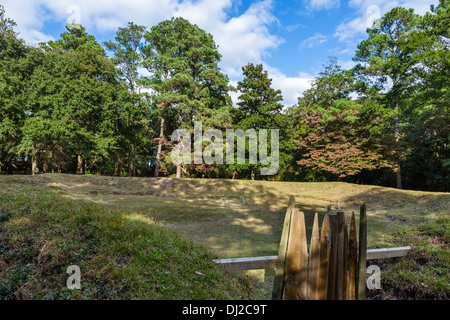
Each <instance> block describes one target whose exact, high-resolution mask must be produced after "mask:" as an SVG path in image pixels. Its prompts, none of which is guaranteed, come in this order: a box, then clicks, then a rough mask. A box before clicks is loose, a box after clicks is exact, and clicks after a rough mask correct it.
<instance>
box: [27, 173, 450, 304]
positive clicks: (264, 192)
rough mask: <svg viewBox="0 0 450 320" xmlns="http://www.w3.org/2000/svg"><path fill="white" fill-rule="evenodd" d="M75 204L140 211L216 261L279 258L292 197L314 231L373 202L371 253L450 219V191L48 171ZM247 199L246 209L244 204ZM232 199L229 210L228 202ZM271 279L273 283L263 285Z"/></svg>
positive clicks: (43, 178) (43, 179)
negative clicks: (332, 216)
mask: <svg viewBox="0 0 450 320" xmlns="http://www.w3.org/2000/svg"><path fill="white" fill-rule="evenodd" d="M28 179H39V181H40V183H42V184H43V185H46V186H49V187H51V188H54V189H55V190H56V191H57V192H59V193H60V194H61V195H62V196H64V197H67V198H71V199H83V200H90V201H92V202H95V203H98V204H101V205H103V206H107V207H112V208H119V209H120V208H122V209H123V208H126V209H130V210H133V211H137V212H140V213H142V214H144V215H146V216H148V217H150V218H152V219H153V220H154V221H157V222H158V223H162V224H164V225H166V226H168V227H169V228H171V229H173V230H175V231H177V232H178V233H179V234H181V235H182V236H183V237H185V238H188V239H191V240H193V241H194V242H196V243H199V244H201V245H203V246H205V247H206V248H207V249H208V250H209V251H210V252H211V254H212V255H213V256H214V257H217V258H230V257H248V256H262V255H276V254H277V250H278V244H279V240H280V234H281V228H282V223H283V219H284V214H285V208H286V206H287V203H288V198H289V196H290V195H294V196H295V198H296V206H297V207H298V208H300V210H302V211H303V212H305V217H306V222H307V225H308V228H309V230H308V232H310V230H311V227H312V226H311V224H312V219H313V215H314V213H315V212H319V213H321V215H320V217H323V214H324V213H325V212H326V208H327V206H328V205H331V206H332V208H333V211H336V209H337V204H338V203H339V204H340V207H341V210H343V211H345V212H346V213H347V214H348V215H350V214H351V212H352V211H355V212H356V213H357V212H358V211H359V204H360V203H361V202H365V203H366V205H367V210H368V211H367V214H368V246H369V248H379V247H393V246H396V243H394V242H393V241H392V237H391V235H392V234H394V233H396V232H399V231H402V230H405V229H407V228H410V227H411V226H416V225H420V224H423V223H426V222H432V221H435V220H436V219H439V218H442V217H446V216H448V215H449V212H450V194H449V193H434V192H420V191H407V190H397V189H393V188H384V187H378V186H368V185H355V184H348V183H341V182H324V183H296V182H271V181H243V180H221V179H217V180H206V179H172V178H119V177H103V176H74V175H65V174H45V175H40V176H38V177H37V178H32V177H28ZM241 196H244V198H245V201H246V202H245V204H243V203H242V202H241ZM223 197H225V198H226V199H227V202H226V205H225V206H223V205H222V198H223ZM247 275H248V276H249V277H251V278H252V279H259V280H257V281H256V282H260V284H256V287H258V286H260V287H261V288H262V289H261V295H260V297H262V298H267V297H268V294H267V291H270V285H271V280H270V279H271V276H272V275H271V273H270V272H268V273H267V274H264V273H263V272H262V271H252V272H248V273H247ZM263 280H265V281H263Z"/></svg>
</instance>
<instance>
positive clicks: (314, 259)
mask: <svg viewBox="0 0 450 320" xmlns="http://www.w3.org/2000/svg"><path fill="white" fill-rule="evenodd" d="M319 267H320V238H319V214H318V213H317V212H316V214H315V216H314V224H313V229H312V234H311V241H310V244H309V264H308V300H318V286H319Z"/></svg>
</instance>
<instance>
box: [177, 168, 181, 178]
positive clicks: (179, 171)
mask: <svg viewBox="0 0 450 320" xmlns="http://www.w3.org/2000/svg"><path fill="white" fill-rule="evenodd" d="M177 179H181V165H178V166H177Z"/></svg>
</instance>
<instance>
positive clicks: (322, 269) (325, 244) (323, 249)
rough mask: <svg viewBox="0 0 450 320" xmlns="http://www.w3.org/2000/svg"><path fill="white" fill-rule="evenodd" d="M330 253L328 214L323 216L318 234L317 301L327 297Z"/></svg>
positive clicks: (329, 222)
mask: <svg viewBox="0 0 450 320" xmlns="http://www.w3.org/2000/svg"><path fill="white" fill-rule="evenodd" d="M330 251H331V221H330V216H329V215H328V214H326V215H325V217H324V218H323V222H322V231H321V234H320V251H319V256H320V265H319V281H318V287H317V289H318V292H317V299H318V300H326V299H327V296H328V266H329V262H330Z"/></svg>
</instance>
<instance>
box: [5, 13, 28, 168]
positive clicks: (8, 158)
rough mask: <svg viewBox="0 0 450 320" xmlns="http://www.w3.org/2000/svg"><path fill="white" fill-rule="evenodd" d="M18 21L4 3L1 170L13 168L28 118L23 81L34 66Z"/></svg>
mask: <svg viewBox="0 0 450 320" xmlns="http://www.w3.org/2000/svg"><path fill="white" fill-rule="evenodd" d="M15 25H16V23H15V22H14V21H13V20H11V19H9V18H7V17H6V14H5V10H4V8H3V6H2V5H0V170H1V167H2V166H6V168H7V171H10V170H11V169H10V168H11V165H12V162H13V161H12V160H13V158H14V156H15V155H16V151H17V150H16V147H17V144H18V142H19V141H20V139H21V138H22V131H21V128H22V126H23V122H24V121H25V119H26V110H24V108H23V100H24V98H25V95H24V90H23V89H24V87H23V81H24V79H25V78H26V77H27V75H28V73H29V72H30V70H29V69H28V68H27V64H26V63H25V58H26V55H27V52H28V50H29V48H28V47H27V46H26V45H25V43H24V42H23V41H22V40H21V39H19V37H18V34H17V33H16V32H15V31H14V29H13V28H14V26H15Z"/></svg>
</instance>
